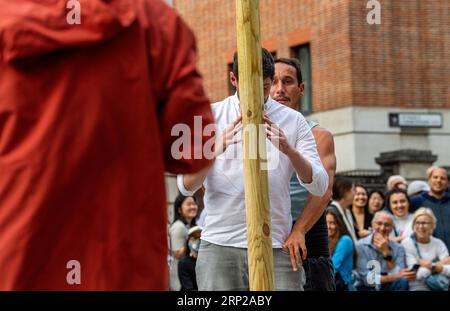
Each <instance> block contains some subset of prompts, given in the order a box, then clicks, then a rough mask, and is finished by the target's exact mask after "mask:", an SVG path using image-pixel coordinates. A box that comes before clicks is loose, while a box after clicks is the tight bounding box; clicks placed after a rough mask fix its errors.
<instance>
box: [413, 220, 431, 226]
mask: <svg viewBox="0 0 450 311" xmlns="http://www.w3.org/2000/svg"><path fill="white" fill-rule="evenodd" d="M414 225H416V226H429V225H431V222H429V221H416V222H415V223H414Z"/></svg>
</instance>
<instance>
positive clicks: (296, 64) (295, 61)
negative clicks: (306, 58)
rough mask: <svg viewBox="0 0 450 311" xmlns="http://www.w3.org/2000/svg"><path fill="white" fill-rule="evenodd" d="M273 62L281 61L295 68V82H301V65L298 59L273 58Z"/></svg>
mask: <svg viewBox="0 0 450 311" xmlns="http://www.w3.org/2000/svg"><path fill="white" fill-rule="evenodd" d="M274 63H275V64H276V63H283V64H286V65H288V66H292V67H294V68H295V71H296V72H297V82H298V84H301V83H303V78H302V68H301V67H302V65H301V64H300V61H299V60H298V59H296V58H277V59H275V61H274Z"/></svg>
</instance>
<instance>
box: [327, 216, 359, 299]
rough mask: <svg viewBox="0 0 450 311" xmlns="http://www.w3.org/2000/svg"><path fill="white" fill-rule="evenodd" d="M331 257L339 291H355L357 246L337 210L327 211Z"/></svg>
mask: <svg viewBox="0 0 450 311" xmlns="http://www.w3.org/2000/svg"><path fill="white" fill-rule="evenodd" d="M325 216H326V221H327V227H328V240H329V242H330V244H329V248H330V256H331V260H332V261H333V267H334V273H335V282H336V290H337V291H350V290H354V288H353V281H352V270H353V267H354V266H355V246H354V244H353V240H352V238H351V237H350V234H349V232H348V230H347V227H346V226H345V224H344V220H343V219H342V216H341V214H340V213H339V212H338V211H337V210H336V209H335V208H330V207H329V208H327V210H326V211H325Z"/></svg>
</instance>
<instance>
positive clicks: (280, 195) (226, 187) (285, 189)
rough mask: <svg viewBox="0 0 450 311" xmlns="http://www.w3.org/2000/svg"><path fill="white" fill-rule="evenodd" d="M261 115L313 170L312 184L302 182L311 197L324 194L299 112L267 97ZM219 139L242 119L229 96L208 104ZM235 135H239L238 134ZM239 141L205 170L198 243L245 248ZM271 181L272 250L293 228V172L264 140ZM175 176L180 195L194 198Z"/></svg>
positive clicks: (317, 161) (314, 153)
mask: <svg viewBox="0 0 450 311" xmlns="http://www.w3.org/2000/svg"><path fill="white" fill-rule="evenodd" d="M264 106H265V113H266V114H267V115H268V117H269V118H270V119H271V120H272V121H273V122H275V123H276V124H277V125H278V126H279V127H280V128H281V129H282V130H283V131H284V133H285V135H286V137H287V139H288V141H289V144H290V145H291V146H294V147H295V148H296V149H297V150H298V151H299V152H300V153H301V154H302V155H303V156H304V157H305V158H306V159H307V160H309V162H310V163H311V166H312V172H313V181H312V182H311V183H310V184H304V183H302V182H301V180H299V181H300V183H301V184H302V185H303V186H304V187H305V188H306V189H307V190H308V191H309V192H311V193H312V194H314V195H317V196H322V195H323V194H324V193H325V191H326V189H327V187H328V175H327V173H326V171H325V169H324V168H323V166H322V162H321V161H320V158H319V155H318V153H317V149H316V142H315V140H314V137H313V135H312V133H311V130H310V127H309V126H308V123H307V122H306V120H305V118H304V117H303V116H302V115H301V114H300V113H299V112H297V111H295V110H293V109H291V108H288V107H286V106H283V105H281V104H280V103H278V102H276V101H274V100H273V99H272V98H270V97H269V99H268V100H267V102H266V104H265V105H264ZM211 108H212V111H213V113H214V116H215V120H216V124H217V128H218V132H219V133H218V135H220V132H221V131H223V129H224V128H225V127H226V126H227V125H228V124H230V123H232V122H233V121H234V120H236V118H237V117H238V116H239V115H240V110H239V99H238V98H237V96H236V95H234V96H230V97H228V98H226V99H225V100H223V101H222V102H218V103H215V104H213V105H212V106H211ZM237 135H238V136H239V137H240V135H241V133H238V134H237ZM242 149H243V147H242V142H240V143H237V144H233V145H230V146H229V147H228V148H227V149H226V151H225V153H223V154H222V155H220V156H219V157H218V158H217V159H216V160H215V162H214V164H213V166H212V167H211V169H210V170H209V172H208V175H207V177H206V179H205V182H204V187H205V197H204V205H205V209H206V219H205V224H204V226H205V227H204V229H203V231H202V240H205V241H208V242H211V243H214V244H217V245H222V246H233V247H240V248H246V247H247V225H246V217H245V216H246V214H245V196H244V172H243V160H242V159H243V156H242V154H243V152H242ZM266 151H267V158H268V161H267V162H268V167H270V168H275V169H269V170H268V180H269V201H270V208H271V219H272V246H273V247H274V248H281V247H282V244H283V243H284V241H285V240H286V239H287V237H288V235H289V233H290V231H291V227H292V217H291V200H290V195H289V181H290V178H291V176H292V174H293V172H294V168H293V166H292V164H291V162H290V160H289V158H288V157H287V156H286V155H284V154H283V153H281V152H280V151H279V150H278V149H277V148H276V147H275V146H274V145H273V144H272V143H271V142H270V141H269V140H267V139H266ZM182 180H183V179H182V176H178V179H177V183H178V188H179V189H180V191H181V193H183V194H184V195H189V194H192V192H189V191H187V190H186V189H185V188H184V185H183V181H182Z"/></svg>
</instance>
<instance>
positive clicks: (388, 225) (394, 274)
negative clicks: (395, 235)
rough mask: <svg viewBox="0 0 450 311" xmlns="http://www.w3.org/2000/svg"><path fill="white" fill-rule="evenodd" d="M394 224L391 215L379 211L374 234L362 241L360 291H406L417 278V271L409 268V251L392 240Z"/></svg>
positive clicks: (374, 218)
mask: <svg viewBox="0 0 450 311" xmlns="http://www.w3.org/2000/svg"><path fill="white" fill-rule="evenodd" d="M393 224H394V222H393V219H392V215H391V214H390V213H388V212H385V211H379V212H376V213H375V215H374V217H373V219H372V228H373V231H374V232H373V233H372V234H370V235H369V236H367V237H365V238H363V239H361V240H359V241H358V243H357V245H356V249H357V252H358V257H357V258H358V260H357V261H358V269H357V271H358V276H359V278H358V285H357V286H356V289H357V290H362V291H367V290H375V289H378V290H382V291H406V290H408V289H409V285H408V281H411V280H414V279H415V277H416V271H410V270H409V269H406V264H405V250H404V249H403V247H402V246H401V245H400V244H398V243H396V242H394V241H392V240H390V239H389V234H390V233H391V232H392V230H393Z"/></svg>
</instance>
